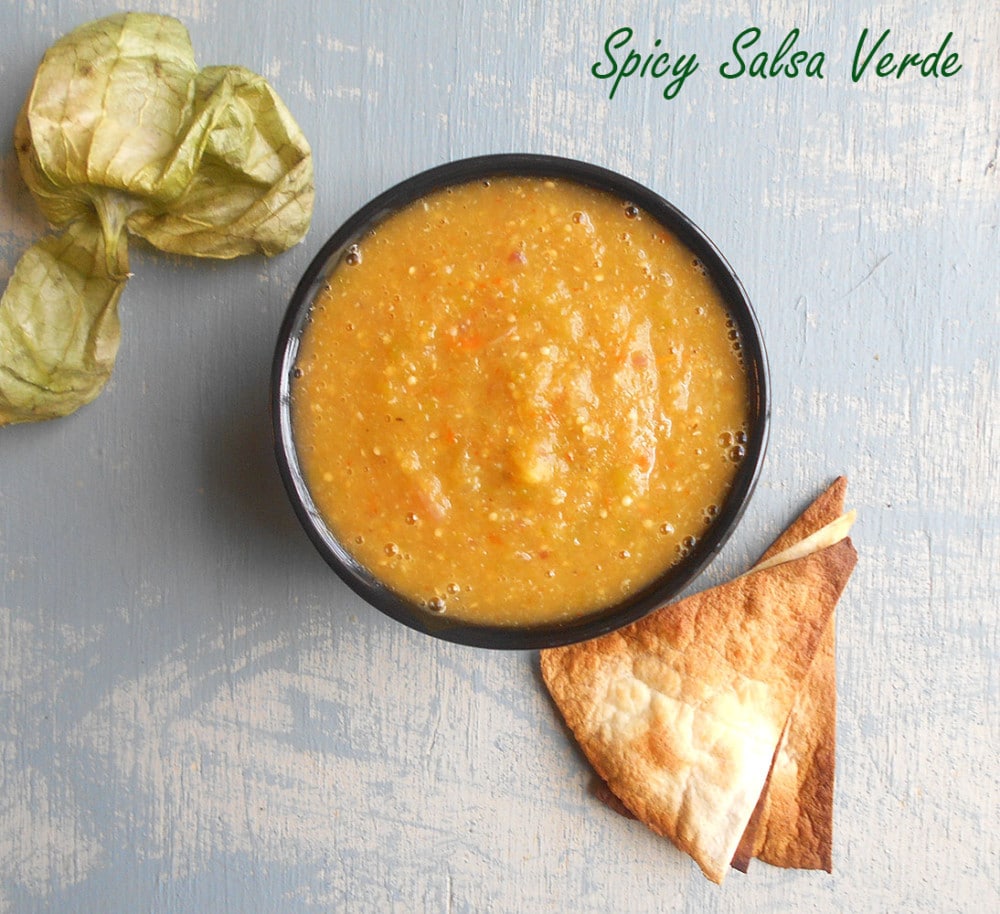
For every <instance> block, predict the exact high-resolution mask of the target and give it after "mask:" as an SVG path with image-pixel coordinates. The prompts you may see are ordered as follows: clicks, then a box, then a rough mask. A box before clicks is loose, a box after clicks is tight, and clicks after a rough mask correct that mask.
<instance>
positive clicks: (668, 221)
mask: <svg viewBox="0 0 1000 914" xmlns="http://www.w3.org/2000/svg"><path fill="white" fill-rule="evenodd" d="M502 176H521V177H540V178H555V179H560V178H561V179H565V180H569V181H574V182H576V183H578V184H582V185H586V186H589V187H593V188H596V189H598V190H602V191H605V192H607V193H610V194H612V195H614V196H616V197H618V198H619V199H621V200H623V201H628V202H630V203H633V204H635V205H636V206H638V207H639V208H640V209H642V210H644V211H645V212H646V213H647V214H648V215H649V216H650V217H652V218H653V219H654V220H656V221H657V222H659V223H660V224H661V225H663V226H664V227H665V228H666V229H668V230H669V231H670V232H672V233H673V234H674V236H675V237H676V238H677V239H678V240H679V241H680V242H682V243H683V244H684V245H686V246H687V247H688V248H689V249H690V250H691V252H692V253H693V254H694V255H695V256H696V257H698V258H699V260H700V261H701V263H702V264H703V265H704V267H705V269H706V270H707V272H708V274H709V276H710V277H711V278H712V280H713V282H714V284H715V286H716V288H717V289H718V291H719V293H720V295H721V296H722V299H723V301H724V303H725V305H726V307H727V309H728V311H729V313H730V316H731V317H732V320H733V321H734V322H735V324H736V328H737V329H738V331H739V333H740V336H741V340H742V346H743V358H744V367H745V370H746V372H747V385H748V393H749V421H748V429H747V439H748V440H747V442H746V445H745V447H746V454H745V456H744V458H743V460H742V461H741V463H740V466H739V468H738V471H737V474H736V477H735V479H734V481H733V485H732V488H731V489H730V492H729V494H728V496H727V497H726V499H725V501H724V502H723V504H722V505H720V506H719V512H718V515H717V516H716V517H715V519H714V520H713V522H712V525H711V526H710V527H709V528H708V529H707V530H706V531H705V533H704V534H702V536H701V537H700V538H699V539H698V541H697V543H696V545H695V546H694V548H693V549H692V550H691V551H690V552H689V553H688V554H687V555H686V556H685V557H684V558H683V559H682V560H681V561H680V562H678V563H677V564H675V565H672V566H671V567H669V568H668V569H666V570H665V571H664V572H663V573H662V574H661V575H659V576H658V577H657V578H656V579H655V580H653V581H652V582H651V583H650V584H648V585H647V586H646V587H644V588H642V589H641V590H638V591H636V592H634V593H632V594H630V595H629V596H627V597H626V598H624V599H623V600H621V601H619V602H617V603H614V604H613V605H610V606H607V607H605V608H603V609H601V610H599V611H597V612H594V613H591V614H589V615H586V616H581V617H579V618H574V619H570V620H568V621H561V622H557V623H553V622H546V623H540V624H536V625H518V626H501V625H487V624H475V623H470V622H467V621H463V620H460V619H455V618H449V617H448V616H447V615H446V614H440V615H439V614H435V613H432V612H430V611H429V610H428V609H427V608H425V607H423V606H421V605H419V604H418V603H416V602H414V601H412V600H408V599H406V598H405V597H403V596H401V595H400V594H398V593H396V592H395V591H393V590H391V589H390V588H389V587H388V586H387V585H386V584H384V583H383V582H382V581H381V580H380V579H379V578H378V577H377V576H376V575H375V574H374V573H372V572H371V571H370V570H369V569H368V568H366V567H365V566H363V565H362V564H360V563H359V562H358V561H357V559H355V558H354V557H353V556H352V555H351V553H350V552H349V551H348V550H347V549H346V548H345V547H344V545H343V544H342V543H341V542H340V541H339V540H338V538H337V536H336V535H335V534H334V533H333V532H332V531H331V530H330V528H329V527H328V526H327V524H326V522H325V521H324V519H323V516H322V514H321V513H320V512H319V510H318V509H317V507H316V505H315V503H314V501H313V498H312V496H311V494H310V492H309V488H308V486H307V484H306V481H305V478H304V476H303V472H302V468H301V466H300V463H299V458H298V453H297V451H296V445H295V434H294V428H293V422H292V397H291V385H292V379H293V377H294V371H295V365H296V357H297V354H298V349H299V343H300V340H301V337H302V334H303V331H304V329H305V326H306V323H307V320H308V317H309V313H310V310H311V308H312V305H313V302H314V299H315V298H316V295H317V294H318V293H319V291H320V290H321V289H322V288H323V286H324V284H325V282H326V281H327V278H328V277H329V275H330V274H331V273H332V272H333V271H334V270H335V269H336V268H337V267H338V265H339V264H340V263H341V261H342V259H343V257H344V255H345V252H346V251H347V249H348V247H349V246H351V245H352V244H355V243H357V242H358V241H359V240H360V239H361V238H363V237H364V236H365V235H366V234H367V233H368V232H369V231H370V230H371V229H372V228H373V227H375V226H376V225H378V224H379V223H380V222H382V221H383V220H384V219H385V218H386V217H387V216H389V215H391V214H392V213H395V212H397V211H398V210H400V209H402V208H404V207H406V206H407V205H408V204H410V203H412V202H414V201H416V200H418V199H420V198H422V197H425V196H427V195H428V194H430V193H433V192H435V191H438V190H441V189H443V188H446V187H449V186H454V185H459V184H465V183H468V182H470V181H476V180H485V179H488V178H499V177H502ZM271 381H272V390H271V409H272V424H273V431H274V439H275V450H276V455H277V460H278V466H279V469H280V472H281V476H282V480H283V482H284V484H285V488H286V489H287V491H288V496H289V498H290V500H291V502H292V506H293V507H294V509H295V512H296V514H297V515H298V518H299V520H300V522H301V523H302V525H303V527H304V528H305V531H306V533H307V534H308V535H309V538H310V539H311V540H312V542H313V544H314V546H315V547H316V549H317V550H318V551H319V552H320V554H321V555H322V556H323V558H324V559H325V560H326V561H327V563H328V564H329V565H330V566H331V568H332V569H333V570H334V571H335V572H336V573H337V574H338V575H339V576H340V578H341V579H342V580H343V581H344V582H345V583H346V584H347V585H348V586H349V587H350V588H351V589H352V590H354V591H355V592H356V593H357V594H358V595H359V596H361V597H362V598H364V599H365V600H366V601H367V602H368V603H370V604H371V605H372V606H374V607H375V608H376V609H378V610H380V611H381V612H383V613H385V614H386V615H388V616H390V617H391V618H393V619H395V620H396V621H398V622H402V623H403V624H404V625H407V626H409V627H411V628H413V629H416V630H418V631H421V632H424V633H425V634H428V635H432V636H434V637H437V638H441V639H444V640H447V641H452V642H456V643H459V644H466V645H471V646H474V647H485V648H494V649H507V650H529V649H530V650H534V649H539V648H546V647H556V646H559V645H563V644H569V643H573V642H577V641H583V640H586V639H589V638H594V637H597V636H599V635H603V634H606V633H608V632H610V631H613V630H615V629H617V628H620V627H622V626H624V625H627V624H629V623H631V622H634V621H636V620H638V619H640V618H642V617H643V616H645V615H646V614H648V613H650V612H652V611H653V610H655V609H657V608H659V607H661V606H663V605H664V604H666V603H668V602H669V601H670V600H672V599H673V598H675V597H676V596H677V595H678V594H679V593H681V591H683V590H684V589H685V588H687V587H688V586H689V585H690V584H691V583H692V582H693V581H694V580H695V578H697V577H698V575H699V574H701V572H702V571H703V570H704V569H705V567H706V566H707V565H708V564H709V563H710V562H711V561H712V559H713V558H714V557H715V556H716V555H717V554H718V552H719V550H720V549H721V548H722V546H723V545H724V544H725V542H726V541H727V540H728V538H729V537H730V535H731V534H732V532H733V531H734V530H735V528H736V526H737V524H738V523H739V521H740V519H741V517H742V516H743V513H744V511H745V510H746V507H747V504H748V502H749V500H750V497H751V495H752V493H753V489H754V486H755V485H756V482H757V478H758V476H759V474H760V470H761V466H762V464H763V460H764V453H765V450H766V447H767V437H768V425H769V420H770V404H769V399H768V386H769V379H768V365H767V356H766V353H765V350H764V344H763V340H762V339H761V333H760V327H759V325H758V322H757V318H756V315H755V314H754V311H753V308H752V306H751V304H750V301H749V299H748V298H747V295H746V292H745V291H744V289H743V286H742V285H741V283H740V281H739V279H738V278H737V276H736V274H735V273H734V272H733V270H732V268H731V267H730V266H729V264H728V263H727V262H726V260H725V258H724V257H723V256H722V254H721V253H720V252H719V250H718V249H717V248H716V246H715V245H714V244H713V243H712V241H711V240H710V239H709V238H708V237H707V236H706V235H705V234H704V233H703V232H702V231H701V230H700V229H699V228H698V227H697V226H696V225H695V224H694V223H693V222H692V221H691V220H690V219H689V218H688V217H687V216H685V215H684V214H683V213H682V212H681V211H680V210H678V209H677V208H676V207H674V206H673V205H672V204H671V203H669V202H667V201H666V200H665V199H663V198H662V197H660V196H659V195H657V194H656V193H654V192H653V191H652V190H650V189H649V188H647V187H644V186H643V185H641V184H638V183H637V182H635V181H633V180H631V179H629V178H627V177H624V176H623V175H620V174H617V173H616V172H613V171H609V170H607V169H604V168H601V167H598V166H596V165H591V164H588V163H586V162H581V161H577V160H573V159H564V158H558V157H553V156H544V155H531V154H507V155H488V156H480V157H476V158H471V159H462V160H459V161H455V162H451V163H448V164H446V165H441V166H439V167H437V168H432V169H430V170H429V171H425V172H422V173H421V174H418V175H415V176H414V177H411V178H409V179H407V180H405V181H403V182H401V183H400V184H397V185H396V186H395V187H393V188H391V189H389V190H387V191H385V192H384V193H382V194H380V195H379V196H377V197H375V198H374V199H373V200H371V201H370V202H369V203H368V204H366V205H365V206H363V207H362V208H361V209H360V210H358V211H357V212H356V213H355V214H354V215H353V216H351V217H350V218H349V219H348V220H347V221H346V222H345V223H344V224H343V225H342V226H341V227H340V228H339V229H338V230H337V231H336V232H335V233H334V234H333V235H332V236H331V237H330V239H329V240H328V241H327V242H326V243H325V244H324V245H323V247H322V248H321V249H320V251H319V253H318V254H317V255H316V257H315V258H314V259H313V261H312V262H311V264H310V265H309V267H308V268H307V269H306V271H305V273H304V275H303V277H302V279H301V281H300V282H299V284H298V286H297V288H296V289H295V292H294V294H293V295H292V298H291V301H290V303H289V306H288V310H287V313H286V315H285V319H284V321H283V323H282V326H281V330H280V332H279V335H278V342H277V349H276V352H275V357H274V364H273V369H272V379H271Z"/></svg>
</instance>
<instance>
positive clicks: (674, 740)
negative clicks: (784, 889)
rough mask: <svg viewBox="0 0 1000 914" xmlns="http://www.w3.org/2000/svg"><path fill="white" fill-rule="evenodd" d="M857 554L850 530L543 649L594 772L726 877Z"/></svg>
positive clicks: (718, 876)
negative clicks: (818, 546) (630, 619)
mask: <svg viewBox="0 0 1000 914" xmlns="http://www.w3.org/2000/svg"><path fill="white" fill-rule="evenodd" d="M856 558H857V557H856V553H855V552H854V547H853V546H852V545H851V542H850V540H847V539H844V540H842V541H841V542H839V543H837V544H836V545H834V546H830V547H828V548H826V549H823V550H821V551H819V552H816V553H813V554H812V555H807V556H804V557H802V558H798V559H794V560H793V561H789V562H786V563H784V564H781V565H776V566H774V567H772V568H768V569H766V570H763V571H760V572H757V573H754V574H751V575H748V576H745V577H742V578H738V579H737V580H735V581H731V582H729V583H727V584H723V585H721V586H719V587H715V588H712V589H711V590H708V591H704V592H702V593H699V594H695V595H694V596H691V597H688V598H686V599H684V600H681V601H680V602H678V603H675V604H672V605H670V606H666V607H664V608H663V609H661V610H658V611H657V612H655V613H652V614H651V615H649V616H647V617H646V618H644V619H642V620H640V621H638V622H636V623H634V624H633V625H631V626H628V627H627V628H624V629H621V630H620V631H617V632H612V633H611V634H609V635H605V636H603V637H601V638H597V639H595V640H593V641H588V642H583V643H582V644H575V645H569V646H568V647H562V648H554V649H551V650H547V651H543V652H542V658H541V664H542V675H543V678H544V680H545V683H546V685H547V687H548V689H549V691H550V693H551V694H552V697H553V699H554V700H555V703H556V705H557V706H558V708H559V710H560V712H561V713H562V715H563V717H564V718H565V720H566V723H567V724H568V726H569V728H570V730H572V732H573V734H574V736H575V738H576V740H577V742H578V743H579V744H580V746H581V748H582V749H583V751H584V753H585V754H586V756H587V758H588V759H589V760H590V762H591V764H592V765H593V767H594V769H595V770H596V771H597V773H598V774H599V775H600V776H601V777H602V778H603V779H604V780H605V781H606V782H607V784H608V786H609V787H610V788H611V790H612V791H613V792H614V793H615V794H616V795H617V796H618V798H619V799H620V800H621V801H622V802H623V803H624V804H625V806H626V807H627V808H628V809H629V810H631V812H632V813H633V814H634V815H635V816H636V817H637V818H639V819H641V820H642V821H643V822H645V823H646V824H647V825H648V826H649V827H650V828H651V829H652V830H653V831H655V832H657V833H659V834H662V835H665V836H667V837H669V838H670V839H671V840H672V841H673V842H674V843H675V844H676V845H677V846H678V847H679V848H681V849H682V850H684V851H686V852H687V853H688V854H690V855H691V856H692V857H693V858H694V859H695V861H696V862H697V863H698V865H699V866H700V867H701V869H702V871H703V872H704V873H705V875H706V876H708V878H709V879H712V880H713V881H714V882H722V880H723V879H724V878H725V874H726V871H727V868H728V866H729V863H730V861H731V860H732V858H733V854H734V852H735V851H736V848H737V845H738V844H739V841H740V838H741V836H742V835H743V833H744V831H745V829H746V827H747V824H748V822H749V820H750V818H751V815H752V814H753V812H754V808H755V806H756V804H757V800H758V798H759V797H760V795H761V792H762V790H763V787H764V784H765V780H766V778H767V776H768V772H769V771H770V769H771V764H772V759H773V758H774V755H775V750H776V748H777V746H778V743H779V740H780V738H781V735H782V733H783V731H784V729H785V724H786V722H787V720H788V716H789V714H790V713H791V710H792V707H793V705H794V703H795V699H796V695H797V693H798V692H799V689H800V687H801V685H802V682H803V680H804V679H805V677H806V675H807V673H808V671H809V668H810V665H811V663H812V660H813V656H814V654H815V653H816V650H817V647H818V645H819V641H820V638H821V637H822V635H823V631H824V629H825V628H826V624H827V622H828V620H829V618H830V617H831V615H832V613H833V608H834V606H835V604H836V602H837V600H838V599H839V597H840V593H841V591H842V590H843V587H844V585H845V584H846V582H847V579H848V577H849V576H850V573H851V570H852V569H853V567H854V564H855V562H856Z"/></svg>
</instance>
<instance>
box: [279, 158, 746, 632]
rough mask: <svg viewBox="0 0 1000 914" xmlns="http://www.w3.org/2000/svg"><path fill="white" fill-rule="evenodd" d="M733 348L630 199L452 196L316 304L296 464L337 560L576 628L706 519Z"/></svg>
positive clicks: (441, 197) (721, 451)
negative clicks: (337, 550)
mask: <svg viewBox="0 0 1000 914" xmlns="http://www.w3.org/2000/svg"><path fill="white" fill-rule="evenodd" d="M740 347H741V341H740V336H739V333H738V331H737V330H736V329H735V325H734V323H733V321H732V319H731V317H730V315H729V313H728V312H727V310H726V307H725V305H724V303H723V301H722V298H721V296H720V295H719V293H718V291H717V290H716V288H715V286H714V284H713V283H712V281H711V279H710V278H709V277H708V276H707V275H706V271H705V269H704V267H703V266H702V264H701V263H700V262H699V261H698V260H697V258H696V257H694V255H693V254H692V252H691V251H690V250H689V249H688V248H686V247H685V246H684V245H683V244H681V243H680V242H679V241H678V240H677V239H676V238H675V237H673V236H672V235H671V234H670V232H668V231H667V230H666V229H665V228H664V227H663V226H662V225H661V224H659V223H658V222H656V221H655V220H654V219H653V218H652V217H650V216H649V215H648V214H646V213H645V212H644V211H642V210H640V209H639V208H638V207H636V206H634V205H633V204H631V203H630V202H629V201H623V200H621V199H619V198H616V197H614V196H612V195H610V194H607V193H605V192H602V191H598V190H595V189H591V188H588V187H585V186H583V185H579V184H576V183H574V182H570V181H564V180H547V179H542V178H526V177H524V178H522V177H503V178H496V179H493V180H490V181H485V182H473V183H470V184H467V185H461V186H457V187H452V188H449V189H446V190H442V191H439V192H436V193H434V194H431V195H429V196H427V197H426V198H423V199H421V200H419V201H417V202H415V203H413V204H410V205H409V206H408V207H406V208H404V209H403V210H401V211H399V212H396V213H394V214H392V215H390V216H388V217H387V218H386V219H385V220H384V221H382V222H381V223H379V224H378V225H377V226H376V227H375V228H374V230H372V231H371V232H370V233H369V234H368V235H366V236H365V237H363V238H361V239H359V240H358V242H357V244H355V245H352V246H351V247H350V248H349V249H348V250H347V251H346V252H345V255H344V257H343V258H342V260H341V263H340V264H339V265H338V266H337V268H336V269H335V270H333V272H332V273H331V274H330V276H329V277H328V281H327V284H326V286H325V288H324V289H323V290H322V291H321V293H320V294H319V295H318V296H317V299H316V301H315V303H314V305H313V308H312V312H311V315H310V319H309V323H308V325H307V327H306V329H305V331H304V332H303V334H302V339H301V344H300V349H299V353H298V356H297V359H296V364H295V370H294V372H293V381H292V423H293V433H294V440H295V445H296V451H297V456H298V460H299V463H300V465H301V468H302V472H303V475H304V478H305V481H306V484H307V486H308V488H309V491H310V493H311V495H312V498H313V500H314V502H315V505H316V507H317V509H318V510H319V512H320V513H321V515H322V516H323V518H324V520H325V522H326V523H327V525H328V526H329V527H330V529H331V530H332V531H333V532H334V534H335V535H336V536H337V537H338V539H339V540H340V541H341V542H342V543H343V544H344V546H345V547H346V548H347V549H348V550H349V551H350V552H351V553H352V554H353V555H354V557H355V558H356V559H357V560H358V561H359V562H360V563H361V564H362V565H364V566H365V567H367V568H368V569H369V570H371V571H372V572H373V573H374V574H375V575H376V576H377V577H378V578H379V579H381V580H382V581H384V582H385V583H386V584H387V585H388V586H390V587H391V588H392V589H394V590H395V591H397V592H398V593H400V594H401V595H403V596H405V597H407V598H409V599H411V600H414V601H417V602H418V603H420V604H422V605H423V606H425V607H426V608H427V610H428V611H429V612H433V613H439V614H440V613H444V614H447V615H448V616H450V617H456V618H459V619H463V620H466V621H470V622H474V623H479V624H491V625H511V626H517V625H531V624H539V623H548V622H556V621H561V620H567V619H571V618H576V617H580V616H583V615H587V614H590V613H593V612H596V611H599V610H601V609H603V608H605V607H606V606H608V605H610V604H612V603H616V602H618V601H619V600H621V599H622V598H623V597H624V596H626V595H628V594H630V593H632V592H634V591H636V590H638V589H641V588H642V587H644V586H645V585H647V584H648V583H650V582H651V581H652V580H653V579H655V578H656V577H658V576H659V575H660V574H661V573H663V572H664V571H665V570H666V569H667V568H669V567H670V566H671V565H673V564H675V563H676V562H678V561H679V560H680V559H681V558H682V557H683V556H684V555H686V554H687V553H688V551H690V549H691V548H693V546H694V545H695V544H696V542H697V540H698V538H699V537H700V536H702V535H703V534H704V532H705V530H706V529H707V527H708V526H709V525H710V524H711V523H712V520H713V518H714V517H715V515H716V514H717V513H718V510H719V508H720V507H721V505H722V504H723V502H724V501H725V499H726V496H727V493H728V492H729V490H730V488H731V487H732V483H733V479H734V477H735V474H736V471H737V469H738V466H739V464H740V462H741V461H742V459H743V455H744V447H743V443H745V441H746V431H747V423H748V415H749V413H748V409H749V408H748V388H747V379H746V372H745V369H744V364H743V359H742V353H741V349H740Z"/></svg>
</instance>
